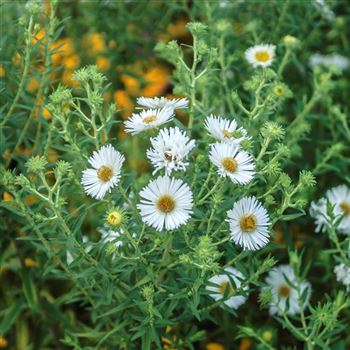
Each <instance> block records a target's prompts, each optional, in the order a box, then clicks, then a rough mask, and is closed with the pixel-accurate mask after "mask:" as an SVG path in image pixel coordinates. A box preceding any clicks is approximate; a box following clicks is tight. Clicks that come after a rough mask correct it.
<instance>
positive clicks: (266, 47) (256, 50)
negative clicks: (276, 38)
mask: <svg viewBox="0 0 350 350" xmlns="http://www.w3.org/2000/svg"><path fill="white" fill-rule="evenodd" d="M275 50H276V46H275V45H270V44H262V45H255V46H253V47H250V48H249V49H247V50H246V52H245V58H246V60H247V61H248V62H249V63H250V64H251V65H252V66H253V67H258V66H261V67H269V66H271V64H272V61H273V59H274V57H275Z"/></svg>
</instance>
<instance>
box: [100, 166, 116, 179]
mask: <svg viewBox="0 0 350 350" xmlns="http://www.w3.org/2000/svg"><path fill="white" fill-rule="evenodd" d="M97 177H98V178H99V179H100V180H101V181H103V182H108V181H109V180H110V179H111V178H112V177H113V169H112V168H111V167H109V166H106V165H102V166H101V168H100V169H98V170H97Z"/></svg>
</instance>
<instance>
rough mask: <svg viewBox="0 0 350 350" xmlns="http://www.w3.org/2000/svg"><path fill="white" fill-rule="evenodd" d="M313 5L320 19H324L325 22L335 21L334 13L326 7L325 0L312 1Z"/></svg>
mask: <svg viewBox="0 0 350 350" xmlns="http://www.w3.org/2000/svg"><path fill="white" fill-rule="evenodd" d="M313 4H314V6H315V7H316V8H317V9H318V10H319V11H320V13H321V15H322V17H324V18H325V19H326V20H327V21H329V22H333V21H334V20H335V17H336V16H335V13H334V12H333V11H332V9H331V8H330V7H329V6H328V4H327V3H326V2H325V0H313Z"/></svg>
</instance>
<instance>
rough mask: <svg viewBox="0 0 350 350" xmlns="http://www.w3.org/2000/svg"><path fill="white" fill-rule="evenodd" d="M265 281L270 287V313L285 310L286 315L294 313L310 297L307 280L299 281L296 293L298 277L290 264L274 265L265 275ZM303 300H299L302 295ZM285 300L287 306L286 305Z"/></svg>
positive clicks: (278, 312) (301, 307)
mask: <svg viewBox="0 0 350 350" xmlns="http://www.w3.org/2000/svg"><path fill="white" fill-rule="evenodd" d="M266 283H267V284H268V286H269V287H267V288H268V289H271V292H272V300H271V302H270V308H269V311H270V314H271V315H274V314H276V313H277V314H278V315H281V314H282V313H283V311H284V312H287V314H288V315H296V314H299V313H300V312H301V310H304V309H305V307H306V304H307V303H308V301H309V299H310V294H311V285H310V283H309V282H307V281H301V282H299V283H300V287H299V288H300V291H299V293H298V279H297V277H296V276H295V273H294V271H293V269H292V267H291V266H289V265H280V266H277V267H274V268H273V269H272V270H271V271H270V272H269V273H268V275H267V277H266ZM304 295H305V296H306V298H305V300H301V297H302V296H304ZM287 300H288V304H289V308H288V307H287V306H288V304H287Z"/></svg>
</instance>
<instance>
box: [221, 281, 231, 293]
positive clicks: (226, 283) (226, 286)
mask: <svg viewBox="0 0 350 350" xmlns="http://www.w3.org/2000/svg"><path fill="white" fill-rule="evenodd" d="M227 289H228V290H229V293H228V295H233V294H234V293H235V290H234V288H233V286H232V284H231V283H230V282H229V281H222V282H221V283H220V287H219V292H220V294H222V295H225V292H226V290H227Z"/></svg>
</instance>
